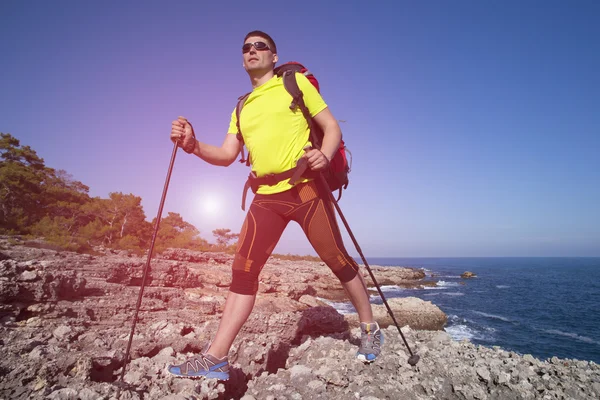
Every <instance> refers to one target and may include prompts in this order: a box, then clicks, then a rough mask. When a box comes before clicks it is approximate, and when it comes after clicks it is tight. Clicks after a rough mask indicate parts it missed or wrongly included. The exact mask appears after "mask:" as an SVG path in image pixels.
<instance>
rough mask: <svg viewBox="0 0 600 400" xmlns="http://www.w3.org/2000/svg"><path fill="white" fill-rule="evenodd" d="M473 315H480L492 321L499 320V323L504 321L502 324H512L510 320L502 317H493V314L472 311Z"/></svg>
mask: <svg viewBox="0 0 600 400" xmlns="http://www.w3.org/2000/svg"><path fill="white" fill-rule="evenodd" d="M473 312H474V313H475V314H477V315H481V316H482V317H486V318H492V319H499V320H500V321H504V322H512V320H510V319H508V318H506V317H503V316H502V315H494V314H488V313H484V312H481V311H473Z"/></svg>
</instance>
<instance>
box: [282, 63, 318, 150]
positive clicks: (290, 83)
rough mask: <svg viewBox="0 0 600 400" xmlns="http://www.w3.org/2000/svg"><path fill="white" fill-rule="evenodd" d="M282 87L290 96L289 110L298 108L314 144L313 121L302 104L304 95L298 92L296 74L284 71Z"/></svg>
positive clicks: (304, 104)
mask: <svg viewBox="0 0 600 400" xmlns="http://www.w3.org/2000/svg"><path fill="white" fill-rule="evenodd" d="M283 87H285V90H287V92H288V93H289V94H290V96H292V102H291V104H290V109H291V110H295V109H296V107H298V108H300V111H302V115H304V118H305V119H306V122H307V123H308V127H309V129H310V135H311V141H312V142H313V143H316V141H315V138H314V137H313V136H314V129H313V119H312V117H311V116H310V111H309V110H308V107H306V103H304V94H303V93H302V90H300V87H299V86H298V81H297V80H296V72H295V71H285V72H284V73H283Z"/></svg>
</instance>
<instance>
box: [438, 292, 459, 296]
mask: <svg viewBox="0 0 600 400" xmlns="http://www.w3.org/2000/svg"><path fill="white" fill-rule="evenodd" d="M436 294H437V293H436ZM442 294H443V295H444V296H464V295H465V294H464V293H461V292H444V293H442Z"/></svg>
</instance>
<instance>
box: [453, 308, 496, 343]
mask: <svg viewBox="0 0 600 400" xmlns="http://www.w3.org/2000/svg"><path fill="white" fill-rule="evenodd" d="M448 319H449V320H450V321H452V323H453V325H451V326H448V327H446V328H444V330H445V331H446V332H448V333H449V334H450V336H452V338H453V339H454V340H463V339H467V340H471V339H476V340H482V341H486V342H492V343H493V342H494V341H495V339H494V332H496V329H494V328H492V327H488V326H484V327H483V328H482V329H483V330H484V331H485V332H486V334H484V332H482V331H480V330H478V329H475V328H474V327H473V326H472V325H471V324H472V322H471V321H469V320H467V319H464V318H460V317H458V316H457V315H448Z"/></svg>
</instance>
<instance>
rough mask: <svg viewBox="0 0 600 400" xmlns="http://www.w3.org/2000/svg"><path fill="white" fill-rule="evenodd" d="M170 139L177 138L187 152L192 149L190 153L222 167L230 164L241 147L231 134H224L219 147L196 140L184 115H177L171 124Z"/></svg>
mask: <svg viewBox="0 0 600 400" xmlns="http://www.w3.org/2000/svg"><path fill="white" fill-rule="evenodd" d="M171 140H174V141H175V140H178V141H179V143H180V146H181V147H182V148H184V149H186V151H188V152H189V151H191V150H192V149H193V151H192V153H193V154H195V155H196V156H198V157H200V158H201V159H203V160H204V161H206V162H207V163H210V164H213V165H220V166H223V167H226V166H228V165H231V163H233V162H234V161H235V159H236V157H237V155H238V154H239V153H240V150H241V148H242V143H241V142H240V141H239V140H238V139H237V137H236V135H232V134H227V136H225V140H224V141H223V144H222V145H221V147H218V146H213V145H211V144H207V143H203V142H200V141H198V140H196V138H195V135H194V131H193V128H192V125H191V124H190V123H189V122H188V121H187V119H185V118H184V117H179V118H178V119H176V120H175V121H173V123H172V124H171ZM192 146H193V147H192Z"/></svg>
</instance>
